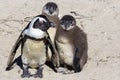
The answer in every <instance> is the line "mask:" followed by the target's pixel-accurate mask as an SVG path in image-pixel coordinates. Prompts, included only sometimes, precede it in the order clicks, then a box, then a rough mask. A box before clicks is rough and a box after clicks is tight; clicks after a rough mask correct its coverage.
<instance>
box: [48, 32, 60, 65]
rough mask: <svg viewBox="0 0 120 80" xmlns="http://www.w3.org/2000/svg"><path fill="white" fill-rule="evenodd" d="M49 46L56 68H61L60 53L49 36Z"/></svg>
mask: <svg viewBox="0 0 120 80" xmlns="http://www.w3.org/2000/svg"><path fill="white" fill-rule="evenodd" d="M47 45H48V47H49V48H50V50H51V52H52V57H51V58H52V59H51V61H52V63H53V65H54V66H55V67H59V65H60V63H59V56H58V52H57V50H56V48H55V46H54V44H53V43H52V40H51V39H50V36H49V34H48V37H47Z"/></svg>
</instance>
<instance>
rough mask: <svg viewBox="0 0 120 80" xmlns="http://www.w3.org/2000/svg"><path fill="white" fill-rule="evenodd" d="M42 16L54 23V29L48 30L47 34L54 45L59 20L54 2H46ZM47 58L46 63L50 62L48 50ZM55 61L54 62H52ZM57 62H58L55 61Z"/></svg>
mask: <svg viewBox="0 0 120 80" xmlns="http://www.w3.org/2000/svg"><path fill="white" fill-rule="evenodd" d="M42 14H43V15H45V16H47V17H48V19H49V20H50V21H51V22H53V23H54V27H51V28H50V29H49V30H48V33H49V35H50V38H51V40H52V42H53V43H54V37H55V34H56V29H57V27H58V26H59V25H60V20H59V17H58V15H59V8H58V6H57V4H56V3H54V2H48V3H46V4H45V5H44V6H43V9H42ZM48 53H49V54H48V58H47V60H48V61H51V52H50V49H48ZM56 56H58V55H56ZM53 61H55V60H53ZM56 61H58V60H56ZM58 65H59V63H58Z"/></svg>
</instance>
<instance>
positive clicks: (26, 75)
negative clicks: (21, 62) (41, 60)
mask: <svg viewBox="0 0 120 80" xmlns="http://www.w3.org/2000/svg"><path fill="white" fill-rule="evenodd" d="M31 76H32V75H31V74H30V73H27V74H22V75H21V77H22V78H25V77H26V78H30V77H31Z"/></svg>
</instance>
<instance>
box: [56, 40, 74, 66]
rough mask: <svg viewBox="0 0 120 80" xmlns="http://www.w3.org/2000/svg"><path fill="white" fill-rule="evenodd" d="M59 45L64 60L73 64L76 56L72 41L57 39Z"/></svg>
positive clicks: (61, 57) (59, 51)
mask: <svg viewBox="0 0 120 80" xmlns="http://www.w3.org/2000/svg"><path fill="white" fill-rule="evenodd" d="M56 44H57V46H58V53H59V55H60V59H61V60H62V62H64V63H66V64H68V65H72V64H73V58H74V47H73V46H72V45H71V44H70V43H61V42H59V41H56Z"/></svg>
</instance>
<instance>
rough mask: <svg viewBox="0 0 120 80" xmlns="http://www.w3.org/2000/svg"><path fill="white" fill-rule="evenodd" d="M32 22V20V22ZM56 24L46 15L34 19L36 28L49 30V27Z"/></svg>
mask: <svg viewBox="0 0 120 80" xmlns="http://www.w3.org/2000/svg"><path fill="white" fill-rule="evenodd" d="M31 23H32V22H31ZM52 26H54V24H53V23H52V22H50V21H49V19H48V18H47V17H46V16H44V15H39V16H37V17H35V18H34V19H33V25H32V26H31V27H33V28H34V29H40V30H42V31H47V30H48V29H49V27H52Z"/></svg>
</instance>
